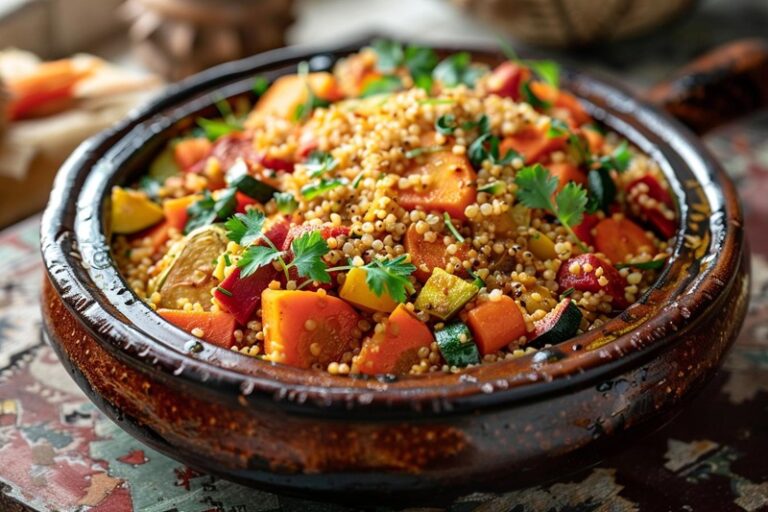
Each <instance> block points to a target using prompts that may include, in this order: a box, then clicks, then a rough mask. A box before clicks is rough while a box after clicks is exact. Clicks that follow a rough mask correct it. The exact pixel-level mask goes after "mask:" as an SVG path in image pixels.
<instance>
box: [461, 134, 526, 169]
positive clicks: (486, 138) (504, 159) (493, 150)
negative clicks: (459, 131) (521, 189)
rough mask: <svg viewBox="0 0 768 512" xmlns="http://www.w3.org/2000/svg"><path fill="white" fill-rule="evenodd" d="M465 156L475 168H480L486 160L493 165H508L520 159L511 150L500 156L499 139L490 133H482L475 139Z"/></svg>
mask: <svg viewBox="0 0 768 512" xmlns="http://www.w3.org/2000/svg"><path fill="white" fill-rule="evenodd" d="M467 154H468V155H469V159H470V161H471V162H472V165H474V166H475V167H477V168H479V167H481V166H482V165H483V162H485V161H486V160H487V161H489V162H491V163H492V164H493V165H509V164H510V163H512V160H514V159H515V158H519V157H520V155H519V154H518V153H517V152H516V151H513V150H511V149H507V150H506V151H505V152H504V156H501V153H500V142H499V138H498V137H497V136H496V135H493V134H491V133H484V134H482V135H480V136H479V137H478V138H476V139H475V140H474V142H472V144H470V145H469V149H467Z"/></svg>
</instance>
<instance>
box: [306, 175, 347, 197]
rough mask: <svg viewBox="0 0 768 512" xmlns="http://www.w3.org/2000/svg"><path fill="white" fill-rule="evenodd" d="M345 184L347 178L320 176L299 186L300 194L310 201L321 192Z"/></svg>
mask: <svg viewBox="0 0 768 512" xmlns="http://www.w3.org/2000/svg"><path fill="white" fill-rule="evenodd" d="M346 184H347V180H346V179H345V178H320V179H319V180H316V181H313V182H311V183H308V184H306V185H304V186H303V187H301V195H302V196H304V199H306V200H307V201H311V200H312V199H314V198H316V197H317V196H319V195H321V194H325V193H326V192H328V191H331V190H333V189H335V188H337V187H341V186H343V185H346Z"/></svg>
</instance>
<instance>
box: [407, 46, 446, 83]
mask: <svg viewBox="0 0 768 512" xmlns="http://www.w3.org/2000/svg"><path fill="white" fill-rule="evenodd" d="M404 60H405V67H407V68H408V72H409V73H410V74H411V76H412V77H413V79H414V81H416V82H418V77H420V76H430V75H431V74H432V71H433V70H434V69H435V66H437V62H438V58H437V54H436V53H435V51H434V50H433V49H432V48H426V47H424V46H416V45H409V46H408V47H406V49H405V54H404Z"/></svg>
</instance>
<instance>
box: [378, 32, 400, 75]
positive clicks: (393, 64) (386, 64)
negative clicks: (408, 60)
mask: <svg viewBox="0 0 768 512" xmlns="http://www.w3.org/2000/svg"><path fill="white" fill-rule="evenodd" d="M371 48H373V51H374V52H376V57H377V59H376V67H377V68H378V69H379V71H383V72H385V73H389V72H391V71H394V70H395V69H397V68H398V67H400V65H401V64H402V62H403V47H402V46H401V45H400V43H397V42H395V41H389V40H387V39H376V40H375V41H373V43H371Z"/></svg>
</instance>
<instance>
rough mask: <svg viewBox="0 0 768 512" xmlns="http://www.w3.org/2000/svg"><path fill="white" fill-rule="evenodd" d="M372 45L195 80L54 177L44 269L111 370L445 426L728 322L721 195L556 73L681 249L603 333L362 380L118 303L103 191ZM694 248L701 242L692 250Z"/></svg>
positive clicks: (123, 300) (729, 237) (587, 84)
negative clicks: (637, 173)
mask: <svg viewBox="0 0 768 512" xmlns="http://www.w3.org/2000/svg"><path fill="white" fill-rule="evenodd" d="M372 39H373V37H367V38H365V39H364V40H361V41H356V42H354V43H351V44H344V45H341V46H337V47H333V48H322V49H319V50H318V49H313V50H308V49H306V48H298V47H290V48H284V49H279V50H274V51H270V52H267V53H263V54H260V55H257V56H254V57H251V58H247V59H244V60H241V61H237V62H232V63H228V64H224V65H222V66H219V67H216V68H213V69H211V70H208V71H205V72H203V73H201V74H199V75H196V76H194V77H192V78H190V79H187V80H185V81H183V82H181V83H179V84H177V85H173V86H171V87H169V88H168V90H167V91H166V92H165V93H164V94H162V95H161V96H160V97H159V98H157V99H155V100H154V101H152V102H151V103H149V104H148V105H146V106H144V107H142V108H141V109H139V110H137V111H134V112H133V113H131V114H130V115H129V116H128V118H127V119H125V120H124V121H122V122H120V123H119V124H117V125H116V126H114V127H112V128H111V129H109V130H107V131H105V132H103V133H101V134H99V135H97V136H95V137H94V138H92V139H90V140H88V141H86V142H85V143H83V144H82V145H81V146H80V147H79V148H78V150H77V151H76V152H75V153H74V154H73V155H72V156H71V157H70V158H69V160H68V161H67V162H66V163H65V164H64V166H63V167H62V169H61V170H60V172H59V174H58V176H57V178H56V182H55V185H54V189H53V192H52V194H51V199H50V203H49V205H48V207H47V209H46V211H45V214H44V217H43V221H42V227H41V244H42V254H43V259H44V261H45V265H46V268H47V271H48V275H49V277H50V279H51V282H52V283H53V285H54V287H55V288H56V290H57V292H58V293H59V294H60V296H61V297H62V299H63V302H64V304H65V305H66V307H67V308H68V309H69V310H70V311H71V312H72V313H73V315H74V316H75V317H76V318H78V320H79V321H80V322H81V323H82V324H83V325H84V327H85V328H86V330H87V331H89V332H90V333H91V335H92V336H93V337H94V338H95V339H96V340H97V341H98V342H99V343H100V344H101V345H102V346H103V347H104V348H105V349H107V350H108V351H109V352H110V353H112V354H113V355H114V357H116V358H117V359H118V360H120V361H122V362H124V363H126V364H129V365H131V366H133V367H137V368H140V369H142V370H143V371H145V372H150V373H152V374H153V375H155V376H156V377H159V378H161V379H163V380H165V381H166V382H169V383H173V382H176V383H182V382H183V383H185V384H188V385H189V386H191V387H189V388H187V389H190V390H195V389H196V390H200V392H206V393H208V392H213V393H216V394H217V395H218V397H219V398H220V399H221V400H222V401H226V402H230V403H231V402H232V401H234V400H237V401H239V402H240V404H242V405H246V404H248V403H253V405H254V406H256V407H258V406H259V404H260V403H261V404H263V403H264V401H265V400H266V401H268V402H272V401H279V402H282V403H283V404H284V405H285V406H287V407H293V408H295V410H296V411H300V412H302V413H308V414H324V415H326V414H329V413H330V414H336V413H338V414H339V415H341V416H343V415H345V414H350V413H353V414H358V413H361V414H366V415H382V414H383V417H386V418H395V417H398V416H399V415H398V414H396V412H397V411H400V412H407V411H413V410H417V411H423V412H424V413H430V414H450V413H458V412H461V411H466V410H472V409H477V408H478V407H491V406H502V405H503V406H505V407H506V406H511V404H513V403H519V401H522V400H534V399H538V398H540V397H542V396H544V395H547V394H550V393H563V392H568V391H569V390H572V389H573V388H574V387H579V386H586V385H593V384H595V383H597V382H600V381H601V380H604V379H606V378H608V377H610V376H611V375H612V374H614V373H616V372H619V371H622V370H623V369H625V368H627V367H628V366H630V365H631V366H633V367H637V366H638V365H641V364H643V363H644V362H645V361H647V360H648V359H649V358H652V357H654V355H655V354H657V353H658V351H660V350H665V349H667V348H669V347H670V346H671V345H672V344H674V343H676V342H677V341H679V340H680V339H682V338H684V336H685V332H686V331H687V330H688V328H689V327H690V326H691V325H694V324H695V323H696V322H697V321H699V320H700V319H702V318H703V317H705V316H706V315H709V314H728V312H723V311H719V310H718V305H719V303H720V298H721V296H722V295H723V294H722V292H723V291H724V290H726V289H727V288H728V287H729V286H731V284H732V281H733V277H734V270H735V269H736V268H737V266H738V264H739V261H740V258H741V255H742V252H743V250H744V249H743V246H744V240H743V230H742V213H741V208H740V205H739V202H738V199H737V195H736V192H735V189H734V187H733V184H732V183H731V181H730V180H729V179H728V177H727V176H726V175H725V173H724V172H723V171H722V169H721V168H720V166H719V165H718V164H717V162H716V161H715V159H714V158H713V157H712V156H711V155H710V154H709V152H708V151H707V150H706V149H705V148H704V146H703V145H702V143H701V142H700V141H699V140H698V138H697V137H696V136H694V135H693V134H692V133H691V132H690V131H689V130H688V129H686V128H685V127H683V126H682V125H681V124H680V123H678V122H677V121H675V120H674V119H671V118H670V117H669V116H667V115H666V114H664V113H661V112H660V111H658V110H656V109H655V108H653V107H651V106H649V105H647V104H645V103H643V102H641V101H640V100H639V99H637V98H636V97H635V96H634V95H633V94H632V93H630V92H628V90H626V89H625V88H624V87H622V86H620V85H618V84H616V83H614V82H613V81H611V80H609V79H606V78H597V77H595V76H594V75H592V74H587V73H583V72H579V71H575V70H573V69H568V68H566V69H564V70H563V76H562V80H563V83H564V85H565V87H566V88H568V89H570V90H571V91H573V92H574V93H575V94H576V95H577V96H579V97H581V98H582V100H583V101H584V103H585V106H586V107H587V109H588V110H589V112H590V113H591V114H592V116H593V117H594V118H595V119H597V120H599V121H602V122H603V123H605V124H606V125H607V126H608V127H609V128H611V129H613V130H615V131H617V132H619V133H621V134H622V135H624V136H626V137H627V138H629V139H630V140H631V141H632V142H633V143H634V144H635V145H637V146H638V147H639V148H640V149H641V150H643V151H645V152H646V153H648V154H649V155H650V156H651V157H652V158H654V159H655V160H656V161H657V162H659V164H660V166H661V168H662V170H663V172H664V173H665V175H666V176H667V178H668V179H669V182H670V185H671V188H672V190H673V192H674V195H675V197H676V200H677V202H678V214H679V217H680V233H681V236H678V239H677V244H676V246H675V247H674V252H673V255H672V257H671V258H670V261H669V263H668V264H667V266H666V268H665V269H664V270H663V272H662V275H661V277H660V278H659V280H658V281H657V283H656V284H655V286H654V288H653V289H652V290H651V291H650V292H649V293H648V294H646V295H645V296H644V297H643V298H642V299H641V300H640V301H639V302H638V303H636V304H633V305H632V306H631V307H630V308H629V309H627V310H626V311H624V312H623V313H621V314H620V315H619V316H618V317H616V318H614V319H612V320H611V321H609V322H608V323H606V324H605V325H604V326H602V327H601V328H599V329H596V330H594V331H591V332H588V333H585V334H583V335H581V336H579V337H577V338H573V339H571V340H568V341H566V342H564V343H562V344H560V345H558V346H555V347H551V348H548V349H544V350H541V351H539V352H538V353H536V354H533V355H529V356H524V357H521V358H518V359H514V360H509V361H502V362H497V363H495V364H490V365H480V366H478V367H475V368H471V369H468V370H467V371H465V372H464V373H461V374H443V373H436V374H430V375H425V376H413V377H402V378H398V379H394V378H393V379H387V378H366V379H362V378H349V377H341V376H333V375H330V374H328V373H326V372H320V371H308V370H302V369H298V368H292V367H288V366H284V365H278V364H273V363H268V362H264V361H261V360H257V359H253V358H250V357H247V356H243V355H241V354H239V353H236V352H233V351H230V350H226V349H222V348H219V347H216V346H214V345H211V344H208V343H198V342H196V341H195V339H194V338H193V337H192V336H190V335H189V334H187V333H185V332H184V331H182V330H180V329H178V328H176V327H174V326H172V325H171V324H169V323H166V322H165V321H164V320H162V319H161V318H160V317H159V316H158V315H156V314H155V313H154V312H153V311H152V310H151V309H150V308H149V307H148V306H147V305H146V304H144V303H143V302H142V301H141V300H140V299H139V298H138V297H137V296H136V295H135V294H134V293H133V292H132V291H130V290H129V287H128V286H127V284H126V282H125V281H124V280H123V278H122V277H121V276H120V275H119V273H118V271H117V269H116V267H115V266H114V264H113V262H112V259H111V257H110V252H109V245H108V243H107V242H108V241H107V238H106V237H105V232H104V229H103V228H104V226H105V225H107V223H108V206H109V205H108V204H107V201H106V198H107V197H108V195H109V194H108V191H109V190H110V189H111V187H112V186H113V185H115V184H121V183H126V182H130V181H131V180H132V179H135V178H136V177H137V176H139V175H140V174H141V172H142V170H143V169H144V168H146V162H147V161H148V159H149V158H151V156H152V155H153V154H154V153H156V152H157V151H158V149H159V148H160V147H161V145H162V144H163V143H164V142H165V141H167V140H168V139H169V138H170V137H171V136H173V135H174V134H175V133H177V132H178V131H179V130H181V129H183V127H184V126H189V124H190V121H189V120H190V119H191V118H193V117H194V116H195V115H201V114H202V115H211V113H212V112H213V108H212V105H213V104H214V102H215V101H216V100H218V99H220V98H222V97H231V96H236V95H240V94H247V93H248V91H249V90H250V87H251V84H252V80H253V77H254V76H257V75H262V76H265V77H267V78H268V79H270V80H272V79H274V78H275V77H276V76H279V75H281V74H285V73H289V72H292V71H293V70H294V69H295V65H296V64H297V63H298V62H300V61H302V60H309V62H310V67H311V68H312V69H313V70H320V69H327V68H328V67H329V66H331V65H332V64H333V62H334V61H335V60H336V59H337V58H339V57H341V56H344V55H346V54H348V53H351V52H353V51H356V50H357V49H359V48H360V47H362V46H364V45H365V44H367V43H369V42H370V41H371V40H372ZM456 49H457V48H445V47H443V48H442V49H439V50H438V51H441V52H448V51H455V50H456ZM462 49H467V48H466V46H464V47H462ZM468 51H471V52H472V53H473V54H474V56H475V58H478V59H481V60H485V61H487V62H494V61H499V60H500V59H501V58H502V57H501V55H499V54H498V52H497V51H495V50H491V49H488V48H484V49H483V48H475V49H469V50H468ZM697 239H700V240H701V241H702V242H703V243H702V244H701V245H700V246H699V247H696V244H695V243H694V241H695V240H697ZM192 347H195V348H196V349H200V350H199V351H197V350H191V348H192Z"/></svg>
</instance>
